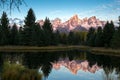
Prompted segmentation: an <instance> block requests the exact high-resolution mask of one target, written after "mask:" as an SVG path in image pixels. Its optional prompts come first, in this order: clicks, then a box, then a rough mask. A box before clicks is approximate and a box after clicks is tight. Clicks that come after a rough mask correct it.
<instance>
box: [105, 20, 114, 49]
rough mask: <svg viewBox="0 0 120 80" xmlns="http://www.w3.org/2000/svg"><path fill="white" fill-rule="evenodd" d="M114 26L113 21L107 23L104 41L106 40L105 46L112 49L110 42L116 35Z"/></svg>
mask: <svg viewBox="0 0 120 80" xmlns="http://www.w3.org/2000/svg"><path fill="white" fill-rule="evenodd" d="M114 31H115V29H114V24H113V22H112V21H111V23H109V22H107V23H106V25H105V27H104V28H103V39H104V46H105V47H110V42H111V39H112V37H113V34H114Z"/></svg>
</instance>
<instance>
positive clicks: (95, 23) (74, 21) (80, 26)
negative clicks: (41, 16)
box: [37, 15, 105, 32]
mask: <svg viewBox="0 0 120 80" xmlns="http://www.w3.org/2000/svg"><path fill="white" fill-rule="evenodd" d="M37 22H38V23H39V24H40V25H43V24H44V20H38V21H37ZM51 23H52V25H53V30H59V31H60V32H69V31H78V30H79V31H86V30H88V29H89V28H90V27H94V28H95V29H97V28H98V27H99V26H101V27H103V26H104V25H105V21H101V20H99V19H97V18H96V16H92V17H90V18H83V19H80V18H79V17H78V15H74V16H73V17H71V18H70V19H69V20H67V21H65V22H62V20H61V19H60V18H56V19H54V20H51Z"/></svg>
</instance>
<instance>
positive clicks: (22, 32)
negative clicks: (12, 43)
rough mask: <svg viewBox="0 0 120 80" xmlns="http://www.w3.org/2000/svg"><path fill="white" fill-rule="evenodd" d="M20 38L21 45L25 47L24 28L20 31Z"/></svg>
mask: <svg viewBox="0 0 120 80" xmlns="http://www.w3.org/2000/svg"><path fill="white" fill-rule="evenodd" d="M18 36H19V37H18V38H19V43H18V44H19V45H23V44H25V43H24V31H23V28H22V27H20V28H19V31H18Z"/></svg>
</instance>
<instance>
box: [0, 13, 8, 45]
mask: <svg viewBox="0 0 120 80" xmlns="http://www.w3.org/2000/svg"><path fill="white" fill-rule="evenodd" d="M8 24H9V20H8V17H7V14H6V13H5V12H3V14H2V17H1V25H0V30H1V32H0V33H1V38H0V45H8V44H9V37H10V36H9V34H10V32H9V28H8Z"/></svg>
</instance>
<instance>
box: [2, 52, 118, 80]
mask: <svg viewBox="0 0 120 80" xmlns="http://www.w3.org/2000/svg"><path fill="white" fill-rule="evenodd" d="M5 60H9V61H11V62H16V61H19V63H22V64H23V65H24V66H25V67H26V68H28V69H36V70H39V71H41V72H42V73H43V75H44V77H46V78H47V77H48V76H49V74H50V73H51V71H52V69H53V68H54V69H56V70H59V69H60V67H61V66H65V67H66V68H67V69H68V70H69V71H70V72H72V73H73V74H77V72H78V71H79V70H83V71H85V72H88V71H89V72H91V73H96V71H99V70H101V69H103V71H104V72H103V78H104V79H105V80H108V79H109V78H110V76H111V77H112V75H113V73H114V74H117V75H119V74H120V66H119V64H120V61H119V60H120V57H111V56H103V55H94V54H91V53H89V52H82V51H79V50H75V51H64V52H37V53H30V52H29V53H13V52H12V53H1V54H0V64H1V65H2V63H3V62H4V61H5ZM115 68H116V71H117V72H115ZM1 69H2V68H1ZM110 73H111V74H112V75H111V74H110ZM105 74H106V76H105ZM106 77H107V78H106ZM108 77H109V78H108Z"/></svg>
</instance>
